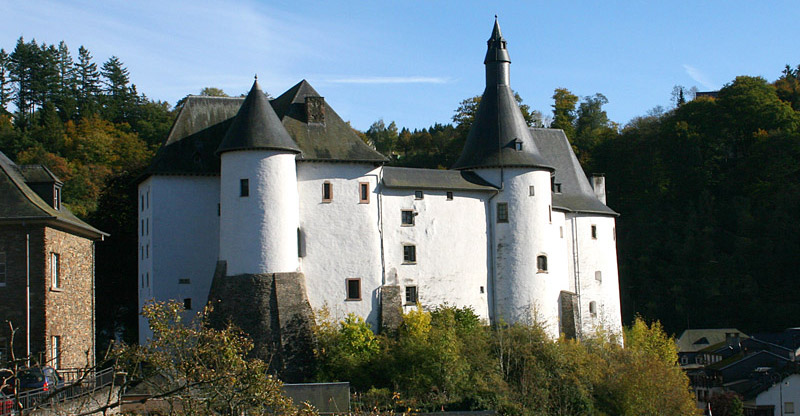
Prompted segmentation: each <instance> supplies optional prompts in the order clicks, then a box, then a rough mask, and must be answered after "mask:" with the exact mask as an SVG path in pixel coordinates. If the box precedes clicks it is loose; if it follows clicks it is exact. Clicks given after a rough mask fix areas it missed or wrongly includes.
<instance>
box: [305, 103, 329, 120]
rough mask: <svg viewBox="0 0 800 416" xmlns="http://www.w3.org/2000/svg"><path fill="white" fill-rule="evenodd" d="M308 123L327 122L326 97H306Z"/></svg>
mask: <svg viewBox="0 0 800 416" xmlns="http://www.w3.org/2000/svg"><path fill="white" fill-rule="evenodd" d="M306 123H308V124H325V98H324V97H306Z"/></svg>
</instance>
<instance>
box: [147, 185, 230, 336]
mask: <svg viewBox="0 0 800 416" xmlns="http://www.w3.org/2000/svg"><path fill="white" fill-rule="evenodd" d="M139 195H140V196H139V201H138V202H139V203H140V204H141V200H142V197H144V200H145V209H144V210H142V209H141V206H140V207H139V210H138V211H139V219H140V221H139V227H142V224H143V223H144V224H145V232H144V236H142V230H141V229H140V230H139V239H140V246H144V247H145V250H144V252H145V254H144V258H142V250H141V248H140V250H139V253H137V254H138V256H139V279H140V281H139V310H141V307H142V305H143V304H144V303H145V302H147V301H149V300H150V299H158V300H167V299H175V300H177V301H179V302H182V301H183V300H184V299H187V298H189V299H191V300H192V309H194V311H196V310H198V309H200V308H203V307H204V306H205V304H206V301H207V300H208V292H209V289H210V288H211V279H212V277H213V275H214V268H215V267H216V261H217V253H218V252H219V234H218V230H219V217H218V216H217V204H218V203H219V177H217V176H193V177H187V176H151V177H149V178H148V179H147V180H145V181H143V182H142V183H141V184H139ZM148 245H149V248H147V247H148ZM148 253H149V254H148ZM148 274H149V285H148V282H147V277H145V281H144V287H142V286H143V283H142V281H141V279H142V275H145V276H147V275H148ZM180 279H188V281H189V283H181V281H180ZM184 282H185V281H184ZM194 311H193V312H194ZM193 312H192V313H193ZM139 319H140V323H139V328H140V331H139V340H140V342H143V341H144V340H146V339H147V337H149V336H150V335H151V334H150V332H149V331H148V330H147V328H148V326H147V322H146V321H145V320H144V318H141V317H140V318H139Z"/></svg>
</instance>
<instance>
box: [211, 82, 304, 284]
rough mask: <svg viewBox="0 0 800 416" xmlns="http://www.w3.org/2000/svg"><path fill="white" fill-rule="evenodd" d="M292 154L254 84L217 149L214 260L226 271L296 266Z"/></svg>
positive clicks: (263, 270) (292, 146)
mask: <svg viewBox="0 0 800 416" xmlns="http://www.w3.org/2000/svg"><path fill="white" fill-rule="evenodd" d="M298 153H300V149H299V148H298V147H297V144H296V143H295V142H294V141H293V140H292V138H291V137H290V136H289V133H288V132H287V131H286V129H284V127H283V125H282V124H281V121H280V119H279V118H278V116H277V115H276V114H275V111H274V110H273V109H272V106H271V105H270V103H269V101H268V100H267V97H266V95H264V93H263V92H262V91H261V88H259V86H258V82H257V81H256V82H254V83H253V87H252V88H251V89H250V92H249V93H248V95H247V98H245V100H244V102H243V103H242V106H241V108H240V109H239V112H238V113H237V115H236V117H235V118H234V119H233V122H232V123H231V126H230V127H229V128H228V131H227V132H226V134H225V137H224V139H223V140H222V143H220V146H219V148H218V149H217V154H219V155H220V161H221V167H220V172H221V173H220V221H219V228H220V230H219V231H220V232H219V236H220V244H219V260H223V261H226V262H227V273H226V274H227V275H229V276H233V275H240V274H262V273H279V272H294V271H296V270H297V269H298V266H299V263H298V259H297V226H298V223H299V202H298V194H297V170H296V167H295V156H296V155H297V154H298Z"/></svg>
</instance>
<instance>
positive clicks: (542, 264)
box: [536, 255, 547, 273]
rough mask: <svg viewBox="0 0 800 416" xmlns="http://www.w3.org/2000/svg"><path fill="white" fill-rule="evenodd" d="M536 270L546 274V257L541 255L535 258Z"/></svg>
mask: <svg viewBox="0 0 800 416" xmlns="http://www.w3.org/2000/svg"><path fill="white" fill-rule="evenodd" d="M536 269H537V271H538V272H540V273H544V272H547V256H545V255H541V256H538V257H536Z"/></svg>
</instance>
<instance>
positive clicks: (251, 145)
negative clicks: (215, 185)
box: [217, 81, 300, 154]
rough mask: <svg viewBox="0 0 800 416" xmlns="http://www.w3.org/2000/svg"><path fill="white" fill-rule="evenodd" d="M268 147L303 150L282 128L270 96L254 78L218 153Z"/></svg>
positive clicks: (297, 151) (295, 150)
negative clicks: (265, 93)
mask: <svg viewBox="0 0 800 416" xmlns="http://www.w3.org/2000/svg"><path fill="white" fill-rule="evenodd" d="M247 149H268V150H286V151H290V152H295V153H300V148H299V147H297V144H296V143H295V142H294V140H292V138H291V137H289V133H288V132H287V131H286V129H285V128H283V124H281V121H280V119H278V115H277V114H275V110H273V109H272V105H270V103H269V101H268V100H267V96H266V95H264V92H263V91H261V87H259V86H258V81H255V82H253V87H252V88H251V89H250V92H249V93H248V94H247V98H245V99H244V102H243V103H242V106H241V108H239V112H238V113H237V114H236V117H235V118H234V119H233V123H231V126H230V127H229V128H228V131H227V132H226V133H225V137H224V138H223V139H222V143H220V145H219V147H218V148H217V154H221V153H223V152H228V151H231V150H247Z"/></svg>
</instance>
